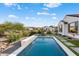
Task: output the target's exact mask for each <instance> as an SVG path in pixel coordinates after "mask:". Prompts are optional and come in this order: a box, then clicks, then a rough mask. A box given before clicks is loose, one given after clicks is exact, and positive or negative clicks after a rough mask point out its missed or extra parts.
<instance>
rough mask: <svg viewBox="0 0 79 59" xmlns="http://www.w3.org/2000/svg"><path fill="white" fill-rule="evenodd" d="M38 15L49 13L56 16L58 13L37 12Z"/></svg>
mask: <svg viewBox="0 0 79 59" xmlns="http://www.w3.org/2000/svg"><path fill="white" fill-rule="evenodd" d="M37 15H48V16H55V15H56V13H48V12H37Z"/></svg>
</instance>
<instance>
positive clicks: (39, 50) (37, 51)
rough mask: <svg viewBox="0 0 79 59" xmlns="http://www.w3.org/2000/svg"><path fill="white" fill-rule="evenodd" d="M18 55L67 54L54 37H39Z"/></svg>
mask: <svg viewBox="0 0 79 59" xmlns="http://www.w3.org/2000/svg"><path fill="white" fill-rule="evenodd" d="M18 56H67V54H66V53H65V51H64V50H63V49H62V48H61V47H60V46H59V45H58V43H57V42H56V41H55V40H54V39H53V38H52V37H37V38H36V39H35V40H34V41H33V42H32V43H31V44H30V45H28V46H27V47H26V48H25V49H24V50H23V51H21V52H20V53H19V54H18Z"/></svg>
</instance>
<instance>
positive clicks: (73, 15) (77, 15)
mask: <svg viewBox="0 0 79 59" xmlns="http://www.w3.org/2000/svg"><path fill="white" fill-rule="evenodd" d="M66 16H72V17H79V14H71V15H66Z"/></svg>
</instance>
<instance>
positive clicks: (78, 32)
mask: <svg viewBox="0 0 79 59" xmlns="http://www.w3.org/2000/svg"><path fill="white" fill-rule="evenodd" d="M58 33H59V34H61V35H65V36H69V37H73V38H79V14H72V15H66V16H65V17H64V20H62V21H60V22H59V24H58Z"/></svg>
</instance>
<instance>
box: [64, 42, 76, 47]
mask: <svg viewBox="0 0 79 59" xmlns="http://www.w3.org/2000/svg"><path fill="white" fill-rule="evenodd" d="M64 43H65V44H66V45H68V46H75V45H74V44H72V43H70V42H64Z"/></svg>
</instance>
